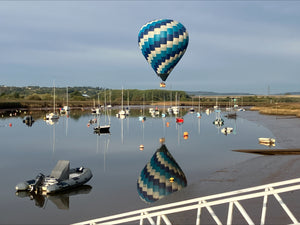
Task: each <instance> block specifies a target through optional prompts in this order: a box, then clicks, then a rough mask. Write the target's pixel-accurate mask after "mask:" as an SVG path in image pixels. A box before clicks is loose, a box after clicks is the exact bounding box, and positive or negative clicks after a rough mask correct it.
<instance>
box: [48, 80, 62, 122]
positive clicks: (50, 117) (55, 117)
mask: <svg viewBox="0 0 300 225" xmlns="http://www.w3.org/2000/svg"><path fill="white" fill-rule="evenodd" d="M55 111H56V110H55V85H54V84H53V112H52V113H48V114H46V120H49V121H50V124H51V123H52V122H53V123H55V122H56V121H57V120H58V119H59V116H58V114H56V112H55Z"/></svg>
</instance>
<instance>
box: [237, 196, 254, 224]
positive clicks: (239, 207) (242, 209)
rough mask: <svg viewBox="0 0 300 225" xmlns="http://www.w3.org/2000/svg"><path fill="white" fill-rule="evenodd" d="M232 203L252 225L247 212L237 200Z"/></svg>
mask: <svg viewBox="0 0 300 225" xmlns="http://www.w3.org/2000/svg"><path fill="white" fill-rule="evenodd" d="M234 204H235V205H236V207H237V208H238V209H239V211H240V213H241V214H242V215H243V217H244V219H245V220H246V221H247V223H248V224H249V225H250V224H251V225H254V223H253V221H252V220H251V218H250V217H249V215H248V213H247V212H246V211H245V209H244V207H243V206H242V205H241V204H240V203H239V202H238V201H235V202H234Z"/></svg>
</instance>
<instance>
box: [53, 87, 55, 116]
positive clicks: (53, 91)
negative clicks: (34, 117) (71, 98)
mask: <svg viewBox="0 0 300 225" xmlns="http://www.w3.org/2000/svg"><path fill="white" fill-rule="evenodd" d="M53 96H54V97H53V103H54V104H53V113H55V83H54V82H53Z"/></svg>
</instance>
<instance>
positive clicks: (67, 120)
mask: <svg viewBox="0 0 300 225" xmlns="http://www.w3.org/2000/svg"><path fill="white" fill-rule="evenodd" d="M68 124H69V117H68V116H66V136H68Z"/></svg>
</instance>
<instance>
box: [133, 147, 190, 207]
mask: <svg viewBox="0 0 300 225" xmlns="http://www.w3.org/2000/svg"><path fill="white" fill-rule="evenodd" d="M186 186H187V180H186V177H185V175H184V173H183V171H182V170H181V168H180V166H179V165H178V164H177V162H176V161H175V159H174V158H173V156H172V155H171V153H170V152H169V151H168V149H167V147H166V145H165V144H164V143H162V145H161V147H160V148H159V149H157V151H156V152H155V153H154V155H153V156H152V158H151V160H150V162H148V163H147V164H146V166H145V167H144V169H143V170H142V172H141V174H140V176H139V178H138V180H137V191H138V194H139V196H140V198H141V199H142V200H143V201H145V202H146V203H152V202H155V201H157V200H159V199H162V198H163V197H165V196H167V195H169V194H171V193H173V192H176V191H179V190H181V189H182V188H184V187H186Z"/></svg>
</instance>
